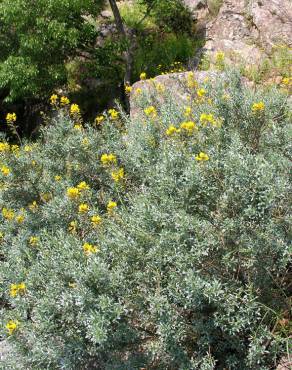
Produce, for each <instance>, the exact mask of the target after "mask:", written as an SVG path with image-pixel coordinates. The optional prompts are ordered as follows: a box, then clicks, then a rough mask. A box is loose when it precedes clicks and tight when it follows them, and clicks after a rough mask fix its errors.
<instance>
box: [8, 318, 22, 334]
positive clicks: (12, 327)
mask: <svg viewBox="0 0 292 370" xmlns="http://www.w3.org/2000/svg"><path fill="white" fill-rule="evenodd" d="M18 327H19V323H18V321H17V320H9V321H8V323H7V324H6V329H7V330H8V333H9V335H12V334H13V333H14V332H15V330H16V329H17V328H18Z"/></svg>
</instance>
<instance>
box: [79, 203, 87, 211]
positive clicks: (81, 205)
mask: <svg viewBox="0 0 292 370" xmlns="http://www.w3.org/2000/svg"><path fill="white" fill-rule="evenodd" d="M88 211H89V205H88V204H87V203H81V204H79V207H78V212H79V213H87V212H88Z"/></svg>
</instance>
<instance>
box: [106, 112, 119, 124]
mask: <svg viewBox="0 0 292 370" xmlns="http://www.w3.org/2000/svg"><path fill="white" fill-rule="evenodd" d="M108 114H109V115H110V119H111V120H112V121H115V120H116V119H118V118H119V112H118V111H116V110H115V109H109V110H108Z"/></svg>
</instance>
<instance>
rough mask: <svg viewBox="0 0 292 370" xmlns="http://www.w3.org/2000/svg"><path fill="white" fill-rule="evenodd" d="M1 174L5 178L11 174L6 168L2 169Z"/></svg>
mask: <svg viewBox="0 0 292 370" xmlns="http://www.w3.org/2000/svg"><path fill="white" fill-rule="evenodd" d="M1 172H2V174H3V176H8V175H9V174H10V169H9V168H8V167H6V166H2V167H1Z"/></svg>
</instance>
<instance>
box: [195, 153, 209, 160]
mask: <svg viewBox="0 0 292 370" xmlns="http://www.w3.org/2000/svg"><path fill="white" fill-rule="evenodd" d="M196 160H197V161H208V160H209V156H208V154H206V153H204V152H200V153H199V154H198V155H197V156H196Z"/></svg>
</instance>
